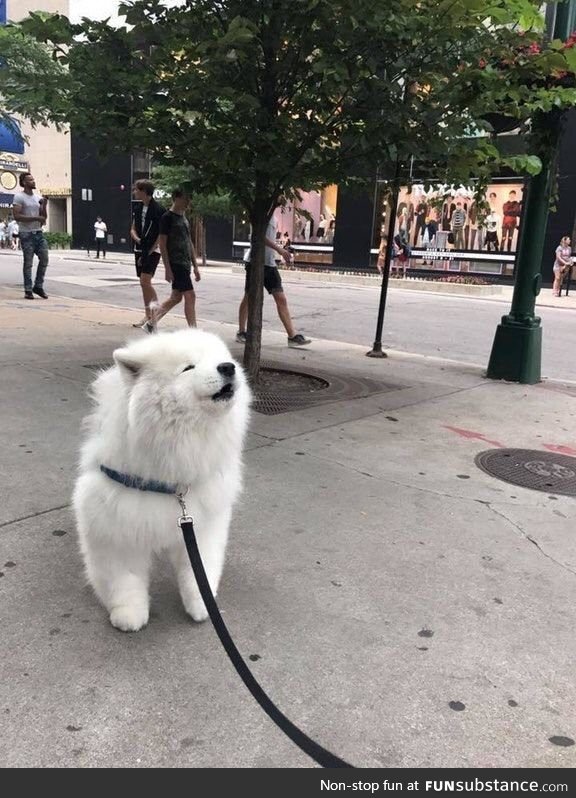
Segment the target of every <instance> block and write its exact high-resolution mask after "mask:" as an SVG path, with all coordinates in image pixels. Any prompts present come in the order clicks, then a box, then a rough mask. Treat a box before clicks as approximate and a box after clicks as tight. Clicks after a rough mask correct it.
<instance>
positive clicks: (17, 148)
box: [0, 0, 24, 155]
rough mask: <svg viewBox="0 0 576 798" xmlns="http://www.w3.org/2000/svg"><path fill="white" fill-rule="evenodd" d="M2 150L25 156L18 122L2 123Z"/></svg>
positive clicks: (0, 141)
mask: <svg viewBox="0 0 576 798" xmlns="http://www.w3.org/2000/svg"><path fill="white" fill-rule="evenodd" d="M1 1H2V0H0V2H1ZM0 150H4V152H14V153H16V154H17V155H24V139H23V138H22V134H21V133H20V128H19V127H18V124H17V122H14V121H11V122H3V121H0Z"/></svg>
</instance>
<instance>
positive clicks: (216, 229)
mask: <svg viewBox="0 0 576 798" xmlns="http://www.w3.org/2000/svg"><path fill="white" fill-rule="evenodd" d="M205 224H206V252H207V257H208V258H210V259H211V260H230V259H231V258H232V238H233V235H234V222H233V220H232V219H222V218H221V217H216V216H207V217H206V219H205Z"/></svg>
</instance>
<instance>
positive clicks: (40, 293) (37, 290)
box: [32, 286, 48, 299]
mask: <svg viewBox="0 0 576 798" xmlns="http://www.w3.org/2000/svg"><path fill="white" fill-rule="evenodd" d="M32 290H33V291H34V293H35V294H36V296H40V297H42V299H48V294H47V293H46V291H45V290H44V289H43V288H38V287H36V286H34V288H33V289H32Z"/></svg>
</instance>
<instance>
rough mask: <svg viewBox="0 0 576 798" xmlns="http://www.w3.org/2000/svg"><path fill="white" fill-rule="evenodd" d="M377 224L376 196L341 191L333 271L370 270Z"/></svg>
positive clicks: (339, 192) (337, 214) (339, 191)
mask: <svg viewBox="0 0 576 798" xmlns="http://www.w3.org/2000/svg"><path fill="white" fill-rule="evenodd" d="M373 224H374V198H373V196H371V195H370V194H368V193H367V192H360V191H350V190H349V189H346V188H339V190H338V210H337V213H336V226H335V232H334V255H333V261H332V262H333V268H335V269H344V270H349V269H354V270H356V269H366V268H368V267H369V261H370V245H371V241H372V227H373Z"/></svg>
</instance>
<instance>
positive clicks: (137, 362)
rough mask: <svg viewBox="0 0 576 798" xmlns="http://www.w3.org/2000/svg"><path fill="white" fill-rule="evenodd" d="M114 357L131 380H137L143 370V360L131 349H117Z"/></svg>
mask: <svg viewBox="0 0 576 798" xmlns="http://www.w3.org/2000/svg"><path fill="white" fill-rule="evenodd" d="M113 358H114V361H115V363H116V365H117V366H118V367H119V368H120V371H121V372H122V374H123V375H124V376H125V377H128V378H129V379H131V380H135V379H136V377H138V375H139V374H140V372H141V371H142V366H143V365H144V362H143V360H142V359H141V358H140V357H138V355H135V354H134V353H133V352H131V351H130V350H129V349H116V350H115V351H114V353H113Z"/></svg>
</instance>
